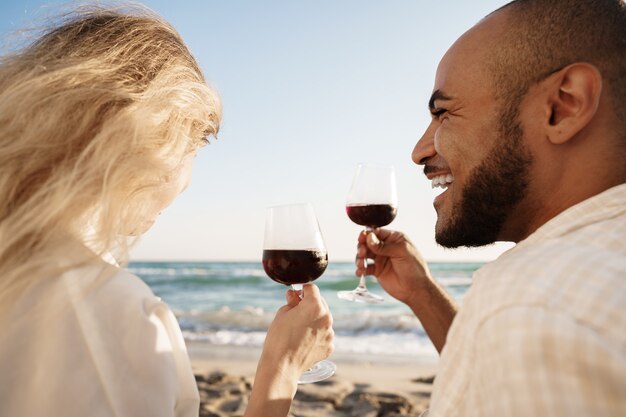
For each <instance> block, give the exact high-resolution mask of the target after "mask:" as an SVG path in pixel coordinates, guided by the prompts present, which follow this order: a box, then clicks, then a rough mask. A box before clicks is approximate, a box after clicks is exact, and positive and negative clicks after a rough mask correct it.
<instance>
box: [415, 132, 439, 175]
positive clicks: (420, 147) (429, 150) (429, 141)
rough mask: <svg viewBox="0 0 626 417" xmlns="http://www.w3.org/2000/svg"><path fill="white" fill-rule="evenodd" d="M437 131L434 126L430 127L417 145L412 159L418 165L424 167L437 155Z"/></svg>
mask: <svg viewBox="0 0 626 417" xmlns="http://www.w3.org/2000/svg"><path fill="white" fill-rule="evenodd" d="M434 139H435V129H434V127H433V126H432V124H431V125H430V126H428V129H426V131H425V132H424V134H423V135H422V137H421V138H420V139H419V140H418V141H417V143H416V144H415V148H413V153H412V154H411V159H413V162H415V163H416V164H418V165H424V164H425V163H426V161H428V160H429V159H430V158H432V157H433V156H435V155H436V154H437V151H436V150H435V140H434Z"/></svg>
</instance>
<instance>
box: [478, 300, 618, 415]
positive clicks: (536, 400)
mask: <svg viewBox="0 0 626 417" xmlns="http://www.w3.org/2000/svg"><path fill="white" fill-rule="evenodd" d="M475 341H476V342H475V346H473V347H469V346H468V347H467V348H468V349H472V350H473V355H472V362H471V363H472V367H473V371H472V373H471V377H470V382H469V384H468V392H467V395H468V396H469V398H468V399H469V401H468V405H469V407H468V408H469V409H468V410H466V411H467V415H471V416H481V417H491V416H493V417H495V416H511V417H517V416H519V417H522V416H524V417H527V416H568V415H580V416H615V417H618V416H624V415H626V384H624V375H626V353H625V351H624V346H623V345H622V344H621V343H620V342H619V341H616V340H611V339H610V338H609V337H607V336H606V335H603V334H600V333H598V332H597V331H595V330H594V329H592V328H590V327H588V326H586V325H584V324H583V323H579V322H577V321H576V320H574V319H573V318H571V317H569V316H567V315H565V314H563V313H561V312H559V311H554V310H550V309H549V308H546V307H543V306H516V307H507V308H505V309H502V310H500V311H499V312H496V313H495V314H493V315H491V316H490V317H489V318H487V319H486V320H485V321H483V322H482V324H481V325H480V326H479V328H478V331H477V334H476V338H475Z"/></svg>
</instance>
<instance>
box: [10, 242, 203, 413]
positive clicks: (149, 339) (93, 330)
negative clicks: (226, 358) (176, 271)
mask: <svg viewBox="0 0 626 417" xmlns="http://www.w3.org/2000/svg"><path fill="white" fill-rule="evenodd" d="M79 250H86V249H85V248H84V247H83V248H81V249H79ZM65 261H67V260H65ZM198 408H199V396H198V389H197V386H196V382H195V378H194V376H193V373H192V371H191V365H190V363H189V358H188V355H187V351H186V348H185V344H184V341H183V338H182V335H181V332H180V328H179V326H178V323H177V322H176V319H175V317H174V315H173V314H172V312H171V310H170V309H169V308H168V307H167V306H166V305H165V304H164V303H163V302H161V300H160V299H159V298H158V297H155V296H154V294H153V293H152V291H151V290H150V288H148V286H147V285H146V284H145V283H144V282H143V281H141V280H140V279H139V278H138V277H136V276H134V275H132V274H130V273H129V272H126V271H123V270H120V269H119V268H117V267H115V266H112V265H110V264H108V263H106V262H104V261H100V260H98V261H93V262H91V263H90V264H88V265H86V266H82V267H80V268H75V269H71V270H69V271H66V272H64V273H62V274H61V275H57V276H50V277H46V278H43V279H40V280H39V281H38V283H37V284H36V285H35V286H34V287H32V288H30V289H29V290H28V291H27V292H25V293H24V294H23V295H22V296H21V297H20V299H19V300H17V302H16V304H15V305H14V306H13V308H12V309H11V310H10V314H9V316H8V317H6V320H5V319H3V320H2V329H1V331H0V416H16V417H17V416H20V417H29V416H63V417H74V416H75V417H86V416H90V417H97V416H107V417H113V416H114V417H121V416H128V417H131V416H132V417H141V416H150V417H160V416H163V417H165V416H167V417H171V416H177V417H183V416H184V417H190V416H194V417H197V416H198Z"/></svg>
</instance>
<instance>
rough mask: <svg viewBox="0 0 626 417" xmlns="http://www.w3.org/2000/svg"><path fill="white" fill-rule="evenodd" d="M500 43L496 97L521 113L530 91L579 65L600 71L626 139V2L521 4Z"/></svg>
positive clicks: (512, 9)
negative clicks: (522, 101)
mask: <svg viewBox="0 0 626 417" xmlns="http://www.w3.org/2000/svg"><path fill="white" fill-rule="evenodd" d="M500 11H506V12H509V13H510V14H509V18H508V22H507V23H508V24H509V27H508V28H507V30H506V31H505V32H504V33H503V36H502V39H498V40H497V42H496V48H495V50H494V54H493V55H492V57H493V59H491V60H490V62H489V65H490V67H491V68H490V70H491V71H492V73H493V76H494V78H495V94H496V97H497V98H498V99H504V100H506V101H507V102H508V103H507V104H511V105H514V108H515V109H517V107H518V106H519V103H520V101H521V99H522V97H523V96H524V95H525V94H526V92H527V91H528V89H529V87H531V86H532V85H534V84H535V83H537V82H538V81H540V80H542V79H544V78H545V77H547V76H548V75H550V74H551V73H553V72H555V71H557V70H559V69H561V68H564V67H566V66H567V65H569V64H572V63H574V62H587V63H590V64H592V65H594V66H596V67H597V68H598V70H599V71H600V73H601V74H602V78H603V80H604V87H603V88H604V89H605V91H608V92H609V96H610V99H611V101H612V104H613V109H614V111H615V115H616V117H617V119H618V123H620V125H619V129H620V131H621V134H622V141H626V134H625V133H626V109H625V108H626V103H625V101H626V4H625V3H624V1H623V0H549V1H547V0H516V1H512V2H511V3H508V4H507V5H505V6H503V7H502V8H500V9H498V10H496V11H495V12H494V13H498V12H500Z"/></svg>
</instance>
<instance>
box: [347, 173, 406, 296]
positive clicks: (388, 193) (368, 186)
mask: <svg viewBox="0 0 626 417" xmlns="http://www.w3.org/2000/svg"><path fill="white" fill-rule="evenodd" d="M397 212H398V193H397V191H396V174H395V170H394V168H393V166H391V165H379V164H359V165H358V166H357V169H356V173H355V174H354V179H353V181H352V187H351V188H350V192H349V193H348V198H347V200H346V213H347V214H348V217H349V218H350V220H352V221H353V222H354V223H356V224H358V225H361V226H365V231H366V232H369V231H372V230H374V229H375V228H377V227H382V226H386V225H388V224H389V223H391V222H392V221H393V219H394V218H395V217H396V213H397ZM363 262H364V267H365V268H367V257H366V258H365V259H364V260H363ZM337 296H338V297H339V298H341V299H343V300H349V301H358V302H362V303H369V304H378V303H382V302H383V301H384V299H383V298H382V297H380V296H378V295H376V294H373V293H371V292H369V291H368V289H367V285H366V283H365V273H363V274H362V275H361V277H360V279H359V285H358V286H357V287H356V288H355V289H354V290H352V291H339V292H338V293H337Z"/></svg>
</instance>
